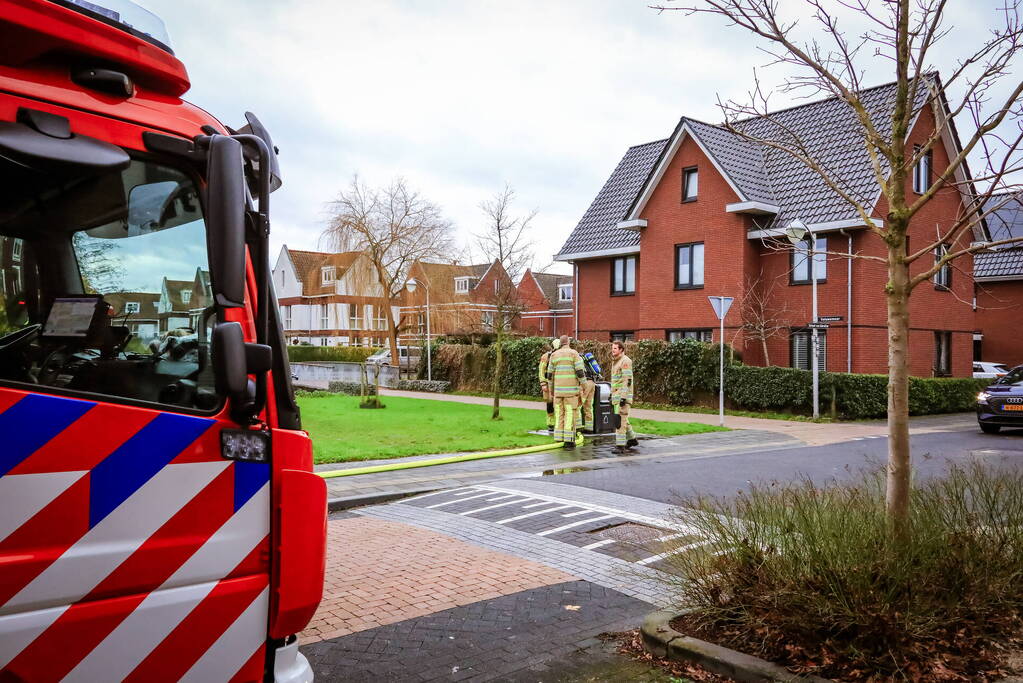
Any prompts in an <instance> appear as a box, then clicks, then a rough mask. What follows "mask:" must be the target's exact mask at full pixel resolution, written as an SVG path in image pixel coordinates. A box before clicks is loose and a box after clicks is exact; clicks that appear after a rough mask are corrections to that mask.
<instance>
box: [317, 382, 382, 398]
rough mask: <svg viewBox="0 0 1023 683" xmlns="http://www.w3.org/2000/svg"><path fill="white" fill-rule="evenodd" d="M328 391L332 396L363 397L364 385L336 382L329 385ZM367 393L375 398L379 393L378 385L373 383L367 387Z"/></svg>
mask: <svg viewBox="0 0 1023 683" xmlns="http://www.w3.org/2000/svg"><path fill="white" fill-rule="evenodd" d="M327 391H329V392H330V393H332V394H346V395H348V396H361V395H362V385H361V384H359V383H358V382H341V381H338V380H334V381H331V382H328V383H327ZM366 393H367V394H368V395H370V396H373V395H375V394H376V393H377V388H376V385H374V384H373V383H372V382H370V383H368V384H367V385H366Z"/></svg>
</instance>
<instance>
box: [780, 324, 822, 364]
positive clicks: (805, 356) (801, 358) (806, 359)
mask: <svg viewBox="0 0 1023 683" xmlns="http://www.w3.org/2000/svg"><path fill="white" fill-rule="evenodd" d="M804 338H805V340H806V341H805V342H800V341H797V340H802V339H804ZM817 340H818V344H819V348H818V350H817V351H818V356H817V369H818V370H820V371H821V372H827V369H828V335H827V332H825V331H824V330H817ZM798 343H801V344H804V345H805V350H803V351H802V355H801V354H800V349H799V348H798V347H797V346H796V345H797V344H798ZM812 346H813V331H812V330H793V331H792V333H791V336H790V338H789V353H790V354H791V361H792V362H791V366H792V367H793V368H796V369H798V370H811V369H813V364H812V362H811V358H810V354H811V353H812V351H811V347H812ZM804 365H805V366H806V367H803V366H804Z"/></svg>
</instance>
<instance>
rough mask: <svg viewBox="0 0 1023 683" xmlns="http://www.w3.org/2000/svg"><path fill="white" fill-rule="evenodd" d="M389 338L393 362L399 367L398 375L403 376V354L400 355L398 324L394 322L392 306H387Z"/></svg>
mask: <svg viewBox="0 0 1023 683" xmlns="http://www.w3.org/2000/svg"><path fill="white" fill-rule="evenodd" d="M387 338H388V342H389V343H390V346H391V362H392V363H394V366H395V367H396V368H398V376H399V377H400V376H401V356H399V355H398V326H397V325H396V324H395V322H394V316H393V315H392V313H391V307H390V306H388V307H387Z"/></svg>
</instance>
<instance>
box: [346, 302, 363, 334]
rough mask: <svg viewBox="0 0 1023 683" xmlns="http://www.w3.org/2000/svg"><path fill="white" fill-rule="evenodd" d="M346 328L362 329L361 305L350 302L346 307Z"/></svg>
mask: <svg viewBox="0 0 1023 683" xmlns="http://www.w3.org/2000/svg"><path fill="white" fill-rule="evenodd" d="M348 329H350V330H361V329H362V306H359V305H358V304H352V305H350V306H349V307H348Z"/></svg>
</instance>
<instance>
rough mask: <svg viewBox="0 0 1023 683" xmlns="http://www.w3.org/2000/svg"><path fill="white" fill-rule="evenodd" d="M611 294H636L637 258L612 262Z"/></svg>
mask: <svg viewBox="0 0 1023 683" xmlns="http://www.w3.org/2000/svg"><path fill="white" fill-rule="evenodd" d="M611 293H612V294H635V293H636V257H635V256H624V257H622V258H616V259H612V260H611Z"/></svg>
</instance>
